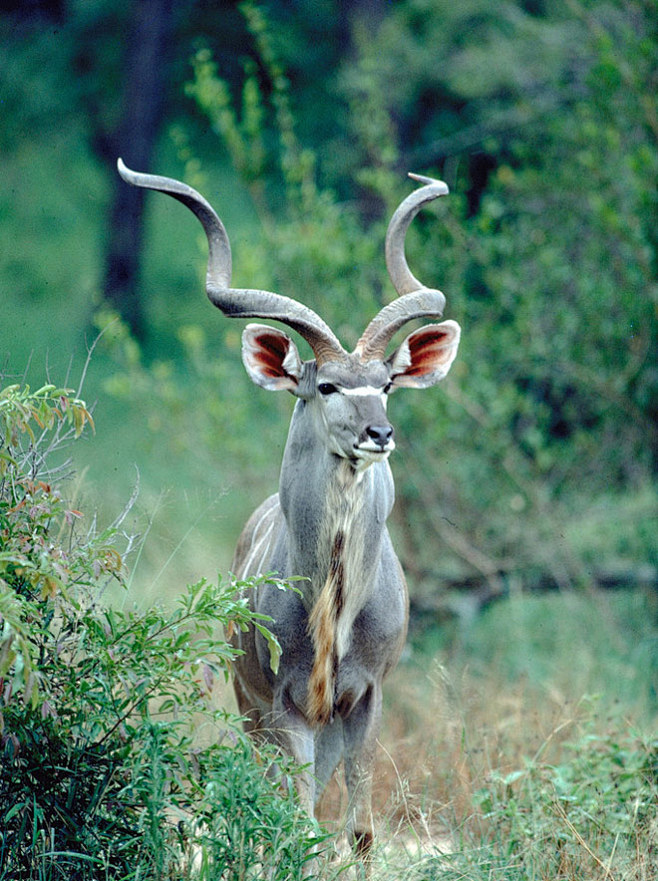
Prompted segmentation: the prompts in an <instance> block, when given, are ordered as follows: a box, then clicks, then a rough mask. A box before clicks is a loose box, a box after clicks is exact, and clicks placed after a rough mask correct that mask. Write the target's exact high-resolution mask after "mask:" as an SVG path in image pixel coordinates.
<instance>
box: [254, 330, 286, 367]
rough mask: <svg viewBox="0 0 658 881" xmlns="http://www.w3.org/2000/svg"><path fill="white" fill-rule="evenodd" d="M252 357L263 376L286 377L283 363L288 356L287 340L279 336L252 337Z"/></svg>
mask: <svg viewBox="0 0 658 881" xmlns="http://www.w3.org/2000/svg"><path fill="white" fill-rule="evenodd" d="M254 344H255V346H258V348H257V349H256V348H255V347H254V349H255V350H254V353H253V355H254V357H255V359H256V360H257V361H258V364H259V366H260V369H261V372H262V373H263V375H264V376H267V377H271V378H276V377H277V376H286V373H285V371H284V369H283V361H284V359H285V357H286V355H287V354H288V345H289V344H288V340H287V339H286V338H285V337H284V336H283V335H279V334H273V333H271V334H270V333H266V332H265V331H264V332H263V333H259V334H258V335H256V336H255V337H254Z"/></svg>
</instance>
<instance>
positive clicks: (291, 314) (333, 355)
mask: <svg viewBox="0 0 658 881" xmlns="http://www.w3.org/2000/svg"><path fill="white" fill-rule="evenodd" d="M117 168H118V171H119V174H120V175H121V177H122V178H123V179H124V180H125V181H126V182H127V183H129V184H132V185H133V186H137V187H144V188H145V189H149V190H156V191H159V192H162V193H166V194H167V195H169V196H172V197H173V198H174V199H177V200H178V201H179V202H182V203H183V204H184V205H186V206H187V207H188V208H189V209H190V210H191V211H192V212H193V213H194V214H195V215H196V217H197V218H198V219H199V220H200V221H201V224H202V226H203V229H204V231H205V233H206V238H207V239H208V268H207V271H206V293H207V294H208V298H209V299H210V302H211V303H212V304H213V305H214V306H217V308H218V309H220V310H221V311H222V312H223V313H224V314H225V315H226V316H228V317H229V318H237V317H239V318H269V319H272V320H274V321H280V322H282V323H283V324H285V325H287V326H288V327H291V328H292V329H293V330H296V331H297V333H299V334H300V335H301V336H302V337H303V338H304V339H305V340H306V341H307V343H308V344H309V345H310V347H311V349H312V350H313V354H314V355H315V357H316V360H317V361H318V364H321V363H324V362H326V361H330V360H335V359H337V358H341V357H343V356H344V355H345V350H344V349H343V347H342V346H341V344H340V342H339V341H338V338H337V337H336V335H335V334H334V332H333V331H332V330H331V328H330V327H329V326H328V325H327V324H326V323H325V322H324V321H323V320H322V319H321V318H320V316H319V315H317V314H316V313H315V312H314V311H313V310H312V309H310V308H309V307H308V306H305V305H304V304H303V303H299V302H297V300H293V299H291V298H290V297H284V296H282V295H281V294H275V293H272V292H270V291H263V290H256V289H243V288H232V287H231V286H230V284H231V265H232V260H231V245H230V241H229V237H228V234H227V232H226V229H225V227H224V224H223V223H222V221H221V220H220V218H219V216H218V215H217V213H216V212H215V210H214V208H213V207H212V206H211V205H210V203H209V202H208V201H207V200H206V199H204V197H203V196H202V195H201V194H200V193H198V192H197V191H196V190H195V189H193V188H192V187H190V186H189V185H188V184H185V183H183V182H182V181H178V180H174V178H170V177H162V176H160V175H155V174H142V173H141V172H137V171H132V170H131V169H129V168H127V167H126V165H125V164H124V162H123V161H122V160H121V159H118V161H117Z"/></svg>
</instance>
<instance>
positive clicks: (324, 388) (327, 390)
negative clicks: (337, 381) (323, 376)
mask: <svg viewBox="0 0 658 881" xmlns="http://www.w3.org/2000/svg"><path fill="white" fill-rule="evenodd" d="M318 391H319V392H320V394H321V395H333V394H334V393H335V392H337V391H338V389H337V388H336V386H335V385H332V384H331V383H330V382H321V383H320V385H319V386H318Z"/></svg>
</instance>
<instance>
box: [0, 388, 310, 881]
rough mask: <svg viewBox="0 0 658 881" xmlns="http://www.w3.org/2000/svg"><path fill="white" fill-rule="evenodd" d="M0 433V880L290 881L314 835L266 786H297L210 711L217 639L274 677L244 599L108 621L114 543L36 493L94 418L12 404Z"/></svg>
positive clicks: (35, 396)
mask: <svg viewBox="0 0 658 881" xmlns="http://www.w3.org/2000/svg"><path fill="white" fill-rule="evenodd" d="M0 420H1V421H0V539H1V541H0V749H1V751H2V752H1V756H2V763H1V765H0V878H2V879H10V878H22V879H28V878H29V879H32V878H34V879H37V878H39V879H55V878H66V879H71V878H75V879H78V878H79V879H87V878H89V879H91V878H100V877H102V878H122V879H123V878H143V879H147V878H148V879H151V878H152V879H165V878H176V879H180V878H184V877H192V876H193V877H195V878H206V879H238V878H240V879H245V878H256V877H262V875H263V874H267V873H270V872H272V873H273V877H290V876H291V875H292V876H293V877H295V876H296V875H299V873H300V872H301V869H302V866H303V864H304V863H305V861H306V860H307V859H308V847H309V842H310V841H311V840H317V834H318V830H317V827H316V825H315V823H314V822H313V821H311V820H308V819H307V818H305V817H303V816H302V815H301V814H300V811H299V809H298V807H297V804H296V800H295V797H294V795H293V794H292V787H289V788H288V789H289V791H288V792H287V793H286V792H282V791H281V788H280V786H279V785H278V784H277V782H276V781H275V780H273V779H270V777H269V776H268V774H267V769H268V767H269V766H270V765H271V763H272V762H277V763H278V764H279V766H280V771H281V773H283V774H286V775H289V774H290V773H291V772H292V769H290V768H288V767H287V765H285V764H284V763H283V762H281V761H280V760H278V759H276V757H275V756H273V755H271V754H268V753H267V751H266V750H263V751H261V753H260V755H257V754H255V752H254V749H253V747H252V745H251V744H250V743H249V742H248V741H247V740H246V739H243V737H242V735H240V734H238V733H237V730H236V729H235V727H234V724H233V720H232V719H231V718H230V717H228V716H227V714H226V712H225V711H223V710H216V709H213V706H212V701H211V693H212V690H213V684H214V681H215V679H216V677H217V676H218V675H227V674H228V668H229V665H230V662H231V659H232V658H233V656H234V650H233V649H232V648H231V646H230V645H229V644H228V643H227V642H226V641H225V640H224V639H223V638H221V637H218V635H217V628H218V627H219V626H220V625H223V626H224V627H226V628H228V630H229V631H230V629H231V628H234V627H245V626H246V625H247V624H248V623H249V622H251V623H253V624H254V625H255V626H256V627H258V628H260V629H261V631H262V632H263V633H264V634H265V635H266V636H267V637H268V639H269V643H270V649H271V658H272V663H273V665H274V666H275V665H276V661H277V657H278V654H277V653H278V645H277V644H276V642H275V641H274V639H273V638H272V637H271V636H270V635H269V632H268V631H266V630H265V626H264V622H263V620H256V616H254V615H253V614H252V613H250V612H249V610H248V608H247V605H246V599H245V598H244V590H245V589H248V588H250V587H251V586H252V585H251V583H250V584H243V583H240V584H238V585H236V584H234V583H221V582H220V583H219V584H217V585H214V584H210V583H208V582H206V581H200V582H199V583H198V584H196V585H193V586H191V587H188V589H187V591H186V592H185V593H183V595H182V596H181V597H180V598H179V600H178V602H177V604H176V608H175V609H174V610H173V611H165V610H163V609H161V608H150V609H147V610H146V611H139V610H137V609H135V610H130V611H124V610H120V609H116V608H111V607H109V606H107V605H106V604H104V603H103V589H104V586H105V585H106V583H107V581H108V579H113V580H118V581H119V582H121V581H122V579H123V572H124V560H123V558H122V555H121V553H120V552H119V550H118V549H117V545H118V543H119V540H120V538H121V534H120V531H119V529H118V528H116V527H115V528H113V529H109V530H107V531H105V532H104V533H100V534H96V533H95V532H94V531H93V530H91V531H89V532H88V533H87V534H85V535H80V534H79V532H80V530H79V529H76V526H77V525H78V524H79V522H80V520H81V516H82V515H81V514H80V512H78V511H76V510H72V509H71V508H70V507H69V506H68V505H67V504H66V502H65V501H64V499H63V497H62V495H61V492H60V490H59V489H58V488H57V486H56V484H55V482H54V481H52V482H48V481H47V480H46V478H47V477H50V478H52V476H53V474H57V473H58V471H59V469H60V468H61V467H62V465H60V466H56V467H55V470H54V471H52V470H50V471H49V463H50V460H51V457H52V456H54V455H56V454H57V452H58V451H59V449H60V448H61V445H62V444H63V442H64V441H65V440H67V439H69V438H70V437H73V436H79V435H80V434H81V433H82V431H83V429H84V427H85V425H86V424H88V423H91V417H90V415H89V411H88V410H87V408H86V406H85V405H84V403H83V402H82V401H80V400H78V399H76V398H75V397H74V396H72V394H71V393H70V392H69V391H68V390H66V389H57V388H55V387H53V386H46V387H44V388H42V389H40V390H39V391H37V392H35V393H32V392H30V391H29V389H27V388H21V387H18V386H10V387H8V388H5V389H4V390H3V391H2V392H0ZM236 587H237V588H238V590H239V592H238V593H236ZM199 731H203V734H204V740H203V741H201V740H200V739H199V737H198V732H199Z"/></svg>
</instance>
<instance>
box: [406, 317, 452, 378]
mask: <svg viewBox="0 0 658 881" xmlns="http://www.w3.org/2000/svg"><path fill="white" fill-rule="evenodd" d="M453 336H454V334H452V333H450V332H449V331H445V330H443V329H441V328H427V330H419V331H417V333H414V334H412V335H411V336H410V337H409V338H408V339H407V343H408V345H409V354H410V356H411V365H410V366H409V367H408V368H407V369H406V370H405V374H406V375H407V376H424V375H425V374H426V373H432V372H434V371H435V370H436V368H437V364H443V363H444V362H445V361H447V360H448V359H449V358H450V354H451V346H450V343H451V341H452V339H453Z"/></svg>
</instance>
